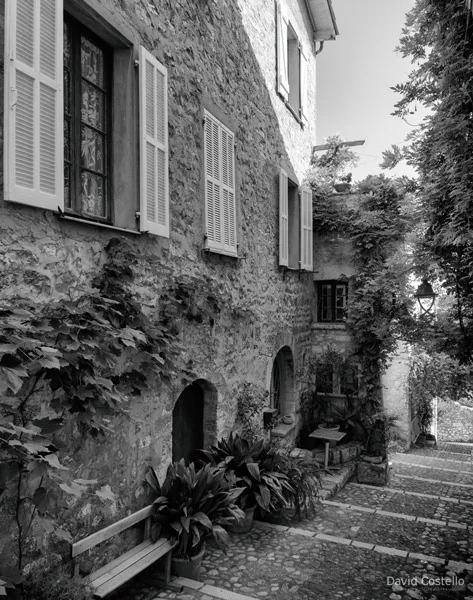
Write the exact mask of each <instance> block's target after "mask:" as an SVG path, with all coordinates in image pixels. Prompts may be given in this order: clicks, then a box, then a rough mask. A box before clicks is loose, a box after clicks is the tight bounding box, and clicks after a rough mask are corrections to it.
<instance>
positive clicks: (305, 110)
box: [300, 46, 309, 123]
mask: <svg viewBox="0 0 473 600" xmlns="http://www.w3.org/2000/svg"><path fill="white" fill-rule="evenodd" d="M300 70H301V74H300V75H301V79H300V80H301V119H302V121H303V122H304V123H307V121H308V120H309V104H308V102H309V96H308V78H309V60H308V56H307V54H306V51H305V49H304V47H303V46H301V48H300Z"/></svg>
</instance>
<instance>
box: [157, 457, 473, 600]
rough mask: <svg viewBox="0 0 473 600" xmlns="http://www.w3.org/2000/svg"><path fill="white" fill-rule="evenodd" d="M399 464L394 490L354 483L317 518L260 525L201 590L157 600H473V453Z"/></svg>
mask: <svg viewBox="0 0 473 600" xmlns="http://www.w3.org/2000/svg"><path fill="white" fill-rule="evenodd" d="M452 450H453V451H452ZM459 456H460V458H459ZM390 458H391V463H392V464H391V476H390V482H389V484H388V486H386V487H382V488H380V487H374V486H369V485H360V484H358V483H355V482H353V481H351V482H349V483H348V484H347V485H345V487H343V488H342V489H340V490H339V491H338V493H337V494H336V495H335V497H332V498H331V499H324V500H322V501H321V507H320V510H319V512H318V514H317V515H316V516H315V518H311V519H306V520H304V521H302V522H298V523H296V524H294V526H292V527H286V526H281V525H271V524H268V523H257V525H256V527H254V528H253V530H252V531H251V532H249V533H248V534H243V535H238V536H234V537H233V543H232V545H231V547H230V550H229V552H228V554H227V555H223V554H222V553H221V552H220V551H217V550H212V549H209V551H208V552H207V553H206V556H205V558H204V565H203V575H202V581H201V582H190V581H189V580H176V581H175V582H174V583H175V584H177V585H182V586H184V587H183V592H182V593H178V592H172V591H169V590H166V591H162V592H159V593H158V594H156V593H155V595H154V596H152V595H151V596H149V598H150V599H151V598H161V597H162V598H180V599H181V600H192V599H193V598H195V599H199V600H212V599H215V598H220V599H222V600H248V599H257V598H268V599H271V600H343V599H350V600H383V599H389V600H412V599H417V600H460V599H462V600H467V599H468V600H473V461H472V454H471V448H470V451H469V452H463V453H461V452H455V449H454V448H453V449H452V448H450V449H446V448H444V447H443V446H439V447H438V448H433V449H430V450H426V449H419V450H414V451H412V452H411V453H409V454H395V455H393V456H391V457H390Z"/></svg>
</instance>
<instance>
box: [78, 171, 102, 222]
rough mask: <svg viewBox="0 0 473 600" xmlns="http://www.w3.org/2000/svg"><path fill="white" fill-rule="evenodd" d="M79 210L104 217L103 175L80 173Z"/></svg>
mask: <svg viewBox="0 0 473 600" xmlns="http://www.w3.org/2000/svg"><path fill="white" fill-rule="evenodd" d="M81 210H82V212H85V213H87V214H88V215H92V216H94V217H106V216H107V211H106V205H105V186H104V181H103V177H100V176H99V175H94V174H93V173H88V172H86V171H83V172H82V173H81Z"/></svg>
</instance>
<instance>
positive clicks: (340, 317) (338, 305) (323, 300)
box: [317, 281, 348, 322]
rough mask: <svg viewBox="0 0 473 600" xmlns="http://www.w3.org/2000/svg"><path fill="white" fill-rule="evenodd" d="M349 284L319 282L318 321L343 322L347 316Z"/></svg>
mask: <svg viewBox="0 0 473 600" xmlns="http://www.w3.org/2000/svg"><path fill="white" fill-rule="evenodd" d="M347 299H348V284H347V283H343V282H339V281H328V282H325V281H324V282H319V283H318V286H317V304H318V321H321V322H343V321H345V320H346V317H347Z"/></svg>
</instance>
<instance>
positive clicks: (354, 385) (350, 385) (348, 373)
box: [340, 367, 359, 396]
mask: <svg viewBox="0 0 473 600" xmlns="http://www.w3.org/2000/svg"><path fill="white" fill-rule="evenodd" d="M358 384H359V382H358V370H357V369H356V368H355V367H347V368H346V369H344V370H343V372H342V373H341V374H340V393H341V394H344V395H345V396H351V395H353V394H357V393H358Z"/></svg>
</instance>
